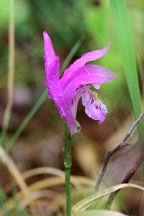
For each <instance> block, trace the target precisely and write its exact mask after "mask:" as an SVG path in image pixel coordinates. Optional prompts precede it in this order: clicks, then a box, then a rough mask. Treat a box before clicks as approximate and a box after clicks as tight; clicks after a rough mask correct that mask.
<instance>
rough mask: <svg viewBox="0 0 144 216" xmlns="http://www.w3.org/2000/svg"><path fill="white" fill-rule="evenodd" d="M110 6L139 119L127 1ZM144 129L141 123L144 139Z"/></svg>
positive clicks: (139, 100) (141, 135) (138, 99)
mask: <svg viewBox="0 0 144 216" xmlns="http://www.w3.org/2000/svg"><path fill="white" fill-rule="evenodd" d="M110 6H111V10H112V16H113V21H114V26H115V33H116V37H117V40H118V44H119V48H120V51H121V54H122V59H123V66H124V70H125V76H126V80H127V84H128V89H129V93H130V97H131V101H132V105H133V110H134V114H135V118H138V116H139V115H140V113H141V111H142V106H141V98H140V90H139V83H138V76H137V69H136V58H135V52H134V46H133V39H132V33H131V29H130V24H129V19H128V13H127V7H126V1H125V0H110ZM143 129H144V128H143V123H142V122H140V124H139V126H138V131H139V134H140V137H143ZM141 147H142V142H141Z"/></svg>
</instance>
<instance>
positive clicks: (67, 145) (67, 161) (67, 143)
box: [64, 125, 72, 216]
mask: <svg viewBox="0 0 144 216" xmlns="http://www.w3.org/2000/svg"><path fill="white" fill-rule="evenodd" d="M71 164H72V163H71V134H70V132H69V129H68V127H67V126H66V125H65V136H64V166H65V185H66V186H65V188H66V215H67V216H70V215H71V185H70V172H71Z"/></svg>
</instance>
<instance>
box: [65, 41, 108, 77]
mask: <svg viewBox="0 0 144 216" xmlns="http://www.w3.org/2000/svg"><path fill="white" fill-rule="evenodd" d="M110 43H111V42H109V43H108V46H107V47H105V48H104V49H101V50H94V51H91V52H87V53H85V54H84V55H82V56H81V58H79V59H77V60H76V61H75V62H74V63H73V64H71V65H70V67H68V68H67V69H66V70H65V72H64V75H63V78H64V79H67V78H69V77H71V76H72V75H73V72H74V71H76V70H77V69H78V68H80V67H83V66H84V65H85V64H86V63H87V62H90V61H95V60H97V59H99V58H101V57H102V56H104V55H105V54H106V53H107V51H108V50H109V47H110Z"/></svg>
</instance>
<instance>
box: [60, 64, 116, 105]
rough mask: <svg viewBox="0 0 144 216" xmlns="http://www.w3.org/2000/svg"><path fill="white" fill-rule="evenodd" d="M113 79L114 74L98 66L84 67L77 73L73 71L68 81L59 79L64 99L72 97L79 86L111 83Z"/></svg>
mask: <svg viewBox="0 0 144 216" xmlns="http://www.w3.org/2000/svg"><path fill="white" fill-rule="evenodd" d="M115 77H116V74H115V73H113V72H111V71H109V70H108V69H107V68H104V67H101V66H98V65H85V66H84V67H82V68H80V69H79V70H78V71H75V72H74V74H73V76H72V77H71V78H70V79H67V80H65V79H63V78H62V79H61V82H62V86H63V89H64V97H67V98H70V97H72V96H73V94H74V92H75V90H76V89H78V88H79V87H80V86H81V85H86V84H93V83H97V84H102V83H106V82H109V81H111V80H112V79H114V78H115ZM70 100H71V99H70ZM70 100H69V102H70Z"/></svg>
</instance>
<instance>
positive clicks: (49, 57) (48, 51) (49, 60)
mask: <svg viewBox="0 0 144 216" xmlns="http://www.w3.org/2000/svg"><path fill="white" fill-rule="evenodd" d="M43 38H44V59H45V72H46V83H47V79H51V75H52V76H53V77H54V76H55V77H57V78H59V71H58V70H55V71H53V73H54V74H52V70H51V67H52V66H51V64H53V63H54V62H57V63H58V64H60V63H59V57H58V56H56V55H55V51H54V48H53V45H52V42H51V39H50V37H49V35H48V34H47V33H46V32H44V33H43Z"/></svg>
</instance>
